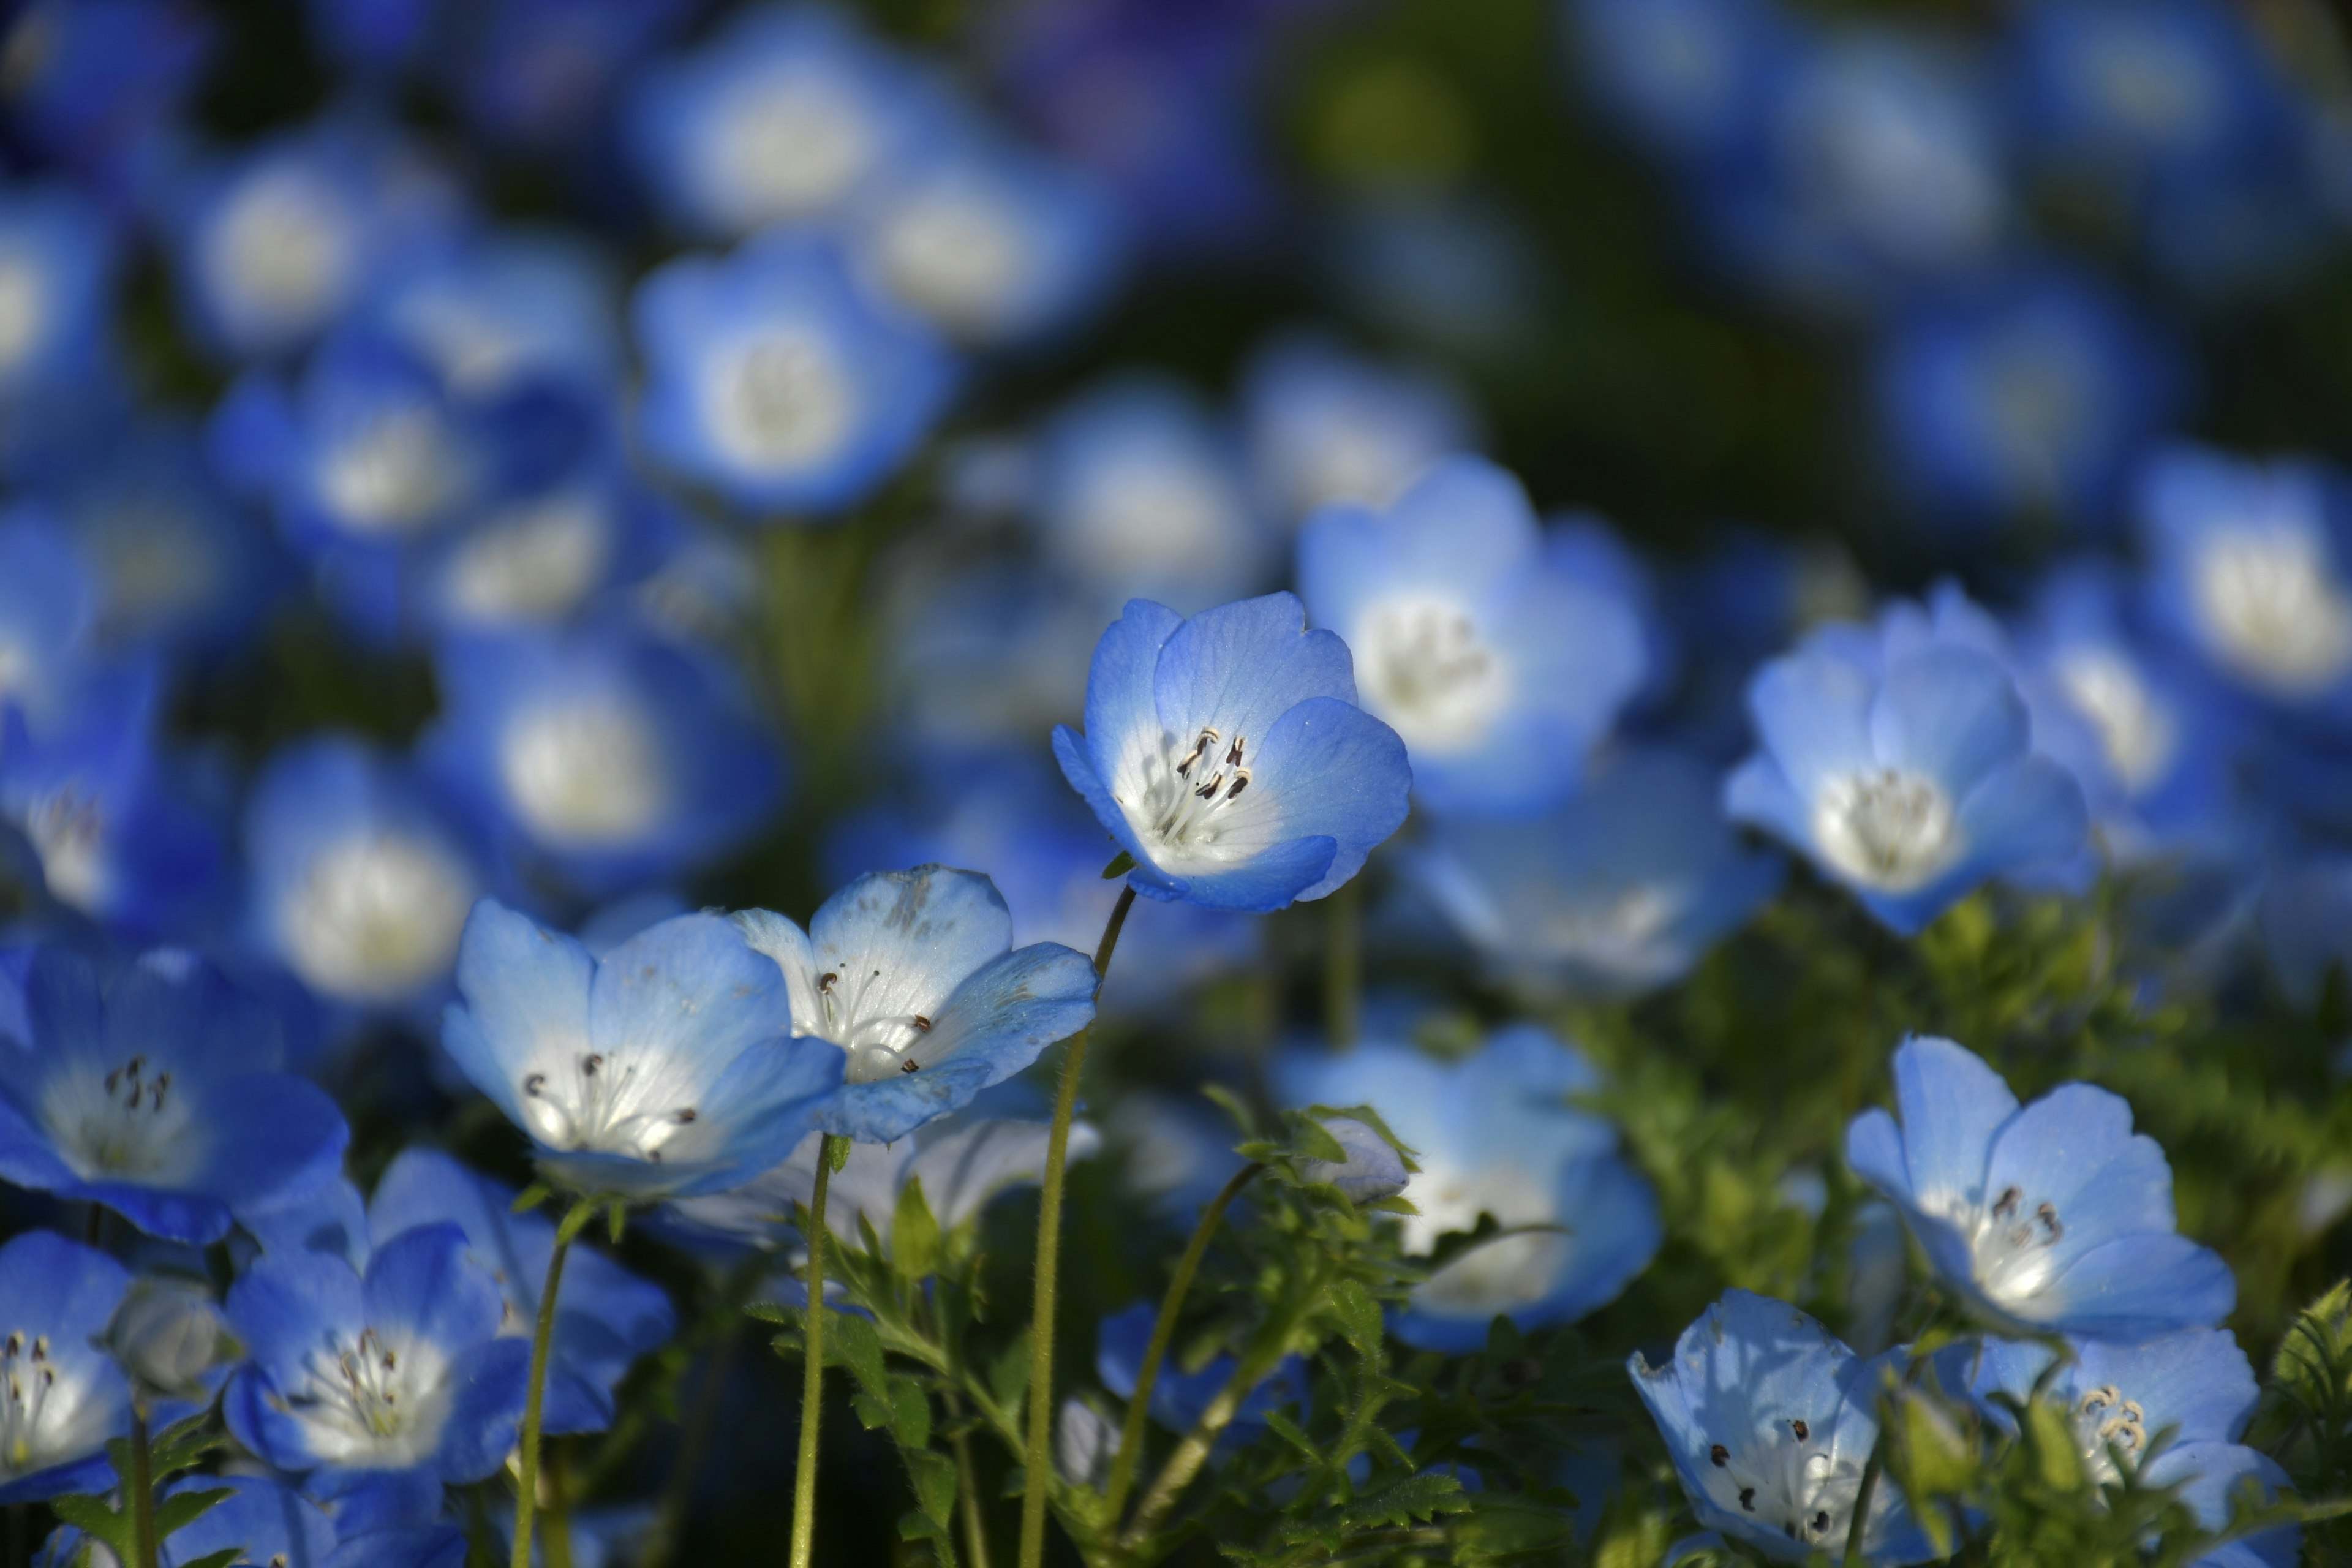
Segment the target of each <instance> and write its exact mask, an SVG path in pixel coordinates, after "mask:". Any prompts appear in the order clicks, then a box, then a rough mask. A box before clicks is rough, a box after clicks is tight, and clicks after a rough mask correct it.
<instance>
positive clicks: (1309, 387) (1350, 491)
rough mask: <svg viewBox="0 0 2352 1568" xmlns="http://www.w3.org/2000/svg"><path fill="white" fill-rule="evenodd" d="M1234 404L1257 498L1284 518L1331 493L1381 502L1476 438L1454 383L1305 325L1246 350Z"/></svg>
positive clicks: (1329, 498)
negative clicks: (1366, 354) (1365, 353)
mask: <svg viewBox="0 0 2352 1568" xmlns="http://www.w3.org/2000/svg"><path fill="white" fill-rule="evenodd" d="M1241 404H1242V423H1243V428H1244V435H1245V437H1246V439H1247V442H1248V448H1249V461H1250V469H1251V472H1252V475H1253V477H1254V479H1255V484H1256V488H1257V492H1258V498H1259V502H1260V504H1261V505H1263V506H1264V507H1265V509H1266V510H1267V511H1268V512H1270V513H1272V514H1273V515H1274V516H1276V517H1277V518H1281V519H1283V520H1285V521H1292V522H1296V521H1298V520H1300V519H1302V518H1304V517H1306V516H1307V514H1308V513H1310V512H1312V511H1314V510H1315V509H1316V508H1318V507H1320V506H1325V505H1328V504H1330V503H1332V502H1335V501H1347V502H1351V503H1353V504H1355V505H1358V506H1369V507H1385V506H1387V505H1388V504H1389V503H1390V502H1391V501H1393V500H1396V498H1397V497H1398V496H1399V495H1400V494H1401V493H1402V491H1403V490H1404V488H1405V487H1406V486H1407V485H1409V484H1411V483H1412V481H1413V480H1414V479H1418V478H1420V477H1421V474H1422V473H1423V470H1425V469H1426V468H1429V467H1430V466H1431V465H1432V464H1433V463H1435V462H1436V461H1437V460H1438V459H1439V458H1445V457H1450V456H1452V455H1453V454H1454V453H1456V452H1462V451H1466V450H1469V449H1470V448H1472V447H1475V446H1476V445H1477V444H1478V440H1477V419H1476V417H1475V415H1474V414H1473V412H1472V410H1471V407H1470V405H1469V401H1468V399H1467V398H1466V397H1465V395H1464V394H1463V392H1462V390H1461V388H1459V387H1457V386H1455V385H1454V384H1453V383H1452V382H1450V381H1446V380H1443V379H1441V378H1440V377H1438V376H1437V375H1436V374H1434V373H1433V372H1430V371H1426V370H1423V369H1420V368H1417V367H1412V366H1408V365H1404V364H1402V363H1394V364H1391V363H1383V362H1381V361H1378V360H1371V359H1366V358H1362V357H1360V356H1358V355H1356V354H1353V353H1349V352H1348V351H1347V350H1346V349H1344V348H1342V347H1341V346H1340V345H1339V343H1337V342H1333V341H1332V340H1330V339H1328V338H1327V337H1324V336H1322V335H1321V334H1319V333H1316V332H1313V331H1289V332H1285V333H1282V334H1281V335H1279V336H1277V337H1276V338H1274V339H1272V340H1270V341H1269V342H1266V343H1265V344H1264V345H1262V346H1261V347H1260V348H1259V349H1258V350H1257V352H1256V353H1254V354H1253V355H1251V357H1250V362H1249V365H1248V367H1247V369H1246V370H1245V371H1244V373H1243V379H1242V390H1241Z"/></svg>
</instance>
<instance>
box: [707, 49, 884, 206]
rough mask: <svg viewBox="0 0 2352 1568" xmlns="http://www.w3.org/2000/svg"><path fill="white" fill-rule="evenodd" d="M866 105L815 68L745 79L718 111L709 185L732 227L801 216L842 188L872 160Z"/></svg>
mask: <svg viewBox="0 0 2352 1568" xmlns="http://www.w3.org/2000/svg"><path fill="white" fill-rule="evenodd" d="M874 143H875V137H874V132H873V128H872V127H871V126H870V125H869V124H868V123H867V120H866V105H865V103H864V102H863V101H862V100H861V99H860V98H859V96H858V95H857V94H856V92H855V91H854V90H851V89H847V88H845V87H844V86H843V85H842V84H841V83H839V82H837V81H835V80H834V79H831V78H829V77H827V76H825V75H824V74H822V73H819V72H815V71H808V70H787V71H780V72H776V73H774V74H772V75H771V76H769V77H768V78H767V79H764V80H760V81H756V82H746V83H744V84H742V86H740V88H738V89H737V90H736V91H735V92H734V93H732V94H731V95H730V98H729V100H728V101H727V102H726V103H725V104H724V105H723V106H722V107H721V109H720V110H719V121H718V124H717V125H716V126H715V127H714V128H713V131H712V133H711V140H710V143H709V154H708V155H709V159H710V171H711V176H712V177H711V182H710V184H711V186H712V188H713V189H714V190H715V191H717V192H718V193H719V195H720V200H721V201H722V203H723V204H724V205H725V206H726V207H727V208H728V212H729V216H730V218H731V219H732V220H733V221H734V222H735V223H736V224H737V225H738V226H740V227H742V228H744V229H746V230H749V229H753V228H762V227H765V226H767V225H769V224H772V223H777V222H780V221H782V220H783V219H786V218H795V217H806V216H810V215H812V214H814V213H816V212H820V211H822V210H824V208H826V207H829V206H831V205H834V204H835V202H837V201H839V200H840V199H841V198H842V197H843V196H845V195H847V194H848V193H849V190H850V188H851V187H852V186H853V185H855V184H856V183H857V181H858V179H859V177H860V176H861V175H863V174H865V173H866V168H867V166H868V165H869V164H871V163H873V161H874V153H875V145H874Z"/></svg>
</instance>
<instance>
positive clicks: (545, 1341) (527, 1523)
mask: <svg viewBox="0 0 2352 1568" xmlns="http://www.w3.org/2000/svg"><path fill="white" fill-rule="evenodd" d="M597 1206H598V1205H597V1203H596V1200H595V1199H593V1198H588V1197H583V1198H582V1199H581V1200H580V1201H579V1202H578V1203H575V1204H573V1205H572V1212H571V1213H570V1214H567V1215H564V1216H563V1223H562V1225H559V1226H556V1227H555V1249H554V1250H553V1251H552V1252H551V1253H549V1254H548V1258H547V1283H546V1284H545V1285H544V1286H543V1287H542V1288H541V1290H540V1293H539V1321H538V1322H537V1324H536V1325H535V1326H534V1327H533V1328H532V1330H531V1334H530V1391H529V1392H528V1393H527V1394H525V1395H524V1396H523V1405H522V1433H521V1436H520V1446H521V1450H522V1459H521V1465H520V1469H519V1471H518V1472H517V1474H516V1477H515V1530H514V1555H513V1557H512V1558H511V1559H510V1560H509V1561H510V1563H512V1568H531V1562H530V1535H531V1524H532V1515H533V1513H534V1511H535V1510H537V1509H538V1507H539V1428H540V1416H541V1412H542V1411H543V1410H544V1409H545V1407H546V1405H547V1351H548V1346H549V1345H550V1344H551V1343H552V1342H553V1341H554V1339H555V1298H556V1294H557V1292H559V1291H560V1290H562V1288H563V1260H564V1259H565V1258H568V1257H570V1256H571V1253H572V1238H573V1237H577V1236H578V1235H579V1234H580V1229H581V1227H582V1226H584V1225H586V1224H587V1223H588V1221H589V1218H590V1216H592V1215H594V1214H595V1212H596V1209H597Z"/></svg>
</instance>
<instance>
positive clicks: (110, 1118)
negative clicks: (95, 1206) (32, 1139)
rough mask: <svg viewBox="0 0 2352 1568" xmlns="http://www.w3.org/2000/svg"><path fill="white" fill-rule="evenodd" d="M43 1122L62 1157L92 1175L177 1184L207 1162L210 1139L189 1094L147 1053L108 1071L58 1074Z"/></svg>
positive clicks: (44, 1099)
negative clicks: (157, 1067)
mask: <svg viewBox="0 0 2352 1568" xmlns="http://www.w3.org/2000/svg"><path fill="white" fill-rule="evenodd" d="M41 1122H42V1125H43V1126H45V1127H46V1128H47V1130H48V1133H49V1140H50V1142H51V1143H52V1144H54V1145H55V1147H56V1149H57V1151H58V1157H59V1158H61V1159H62V1160H64V1161H65V1163H67V1164H68V1166H70V1167H71V1168H72V1170H73V1173H74V1174H75V1175H77V1176H79V1177H80V1178H81V1179H82V1180H84V1181H100V1180H109V1179H110V1180H115V1181H127V1182H136V1183H139V1184H143V1185H147V1186H157V1187H168V1186H172V1185H173V1184H176V1183H178V1182H179V1181H181V1180H183V1179H184V1178H185V1177H187V1176H188V1175H190V1174H191V1173H194V1171H195V1169H196V1167H197V1166H198V1165H200V1164H201V1163H203V1158H204V1152H205V1144H206V1142H207V1139H206V1133H205V1127H204V1126H203V1124H202V1123H201V1122H200V1121H198V1120H197V1119H196V1117H195V1114H194V1109H193V1108H192V1107H191V1105H190V1103H189V1100H188V1097H187V1096H186V1095H185V1094H184V1093H176V1092H174V1091H173V1088H172V1075H171V1074H170V1073H169V1072H158V1071H155V1070H154V1069H153V1068H152V1065H151V1064H150V1063H149V1062H148V1060H147V1058H144V1057H136V1056H135V1057H132V1058H131V1059H130V1060H129V1061H127V1062H123V1063H121V1064H120V1065H118V1066H115V1067H112V1068H106V1069H104V1070H100V1068H97V1067H95V1066H89V1065H82V1066H77V1067H74V1068H67V1069H66V1070H63V1071H60V1072H56V1073H52V1074H51V1075H50V1078H49V1081H48V1085H47V1088H46V1089H44V1090H43V1091H42V1096H41Z"/></svg>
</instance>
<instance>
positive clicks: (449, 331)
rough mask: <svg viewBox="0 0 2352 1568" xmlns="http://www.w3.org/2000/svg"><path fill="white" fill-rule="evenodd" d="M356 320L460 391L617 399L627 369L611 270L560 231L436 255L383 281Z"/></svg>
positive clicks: (499, 237) (507, 232) (496, 237)
mask: <svg viewBox="0 0 2352 1568" xmlns="http://www.w3.org/2000/svg"><path fill="white" fill-rule="evenodd" d="M360 319H361V320H362V321H364V322H366V323H368V324H369V325H371V326H372V327H373V328H374V329H375V330H376V331H379V332H381V333H382V334H383V335H384V336H386V337H389V338H391V339H393V340H394V341H395V342H399V343H401V344H402V345H404V347H406V348H407V349H409V350H410V351H411V352H412V353H415V354H416V355H417V356H418V357H419V358H422V359H424V360H425V361H426V362H427V363H430V364H431V365H432V366H433V367H434V368H435V369H436V371H437V372H439V374H440V375H441V378H442V379H443V380H444V381H445V382H446V383H447V384H449V385H450V386H452V387H454V388H457V389H458V390H460V391H462V392H465V393H467V394H469V395H489V394H495V393H499V392H506V391H510V390H512V389H513V388H514V387H516V386H518V385H520V384H525V383H528V382H531V381H560V382H568V383H572V384H576V385H579V386H582V387H586V388H603V389H610V390H611V391H612V392H613V393H614V394H615V395H617V393H618V390H619V387H620V384H621V382H622V378H623V375H624V373H625V369H626V349H625V345H624V343H623V342H622V333H621V280H620V273H619V268H618V265H617V264H616V262H615V261H614V258H611V257H610V256H608V255H606V254H605V253H604V250H603V249H601V248H599V247H596V246H594V245H592V244H591V243H590V242H588V241H587V240H584V239H583V238H581V237H577V236H575V235H571V234H567V233H564V232H562V231H561V230H550V229H537V228H508V229H500V230H496V231H492V232H489V233H486V234H482V235H478V236H476V237H473V238H471V239H470V240H469V241H468V242H467V243H466V244H463V245H460V246H456V247H451V248H448V249H445V250H441V251H437V252H436V253H435V254H433V255H431V256H428V257H426V258H423V259H422V260H421V261H419V262H417V263H415V264H414V265H412V266H410V267H407V268H404V269H403V270H402V271H401V272H400V273H399V274H398V275H397V276H395V277H394V278H391V279H387V280H385V282H384V283H383V286H382V287H380V288H379V289H376V290H374V292H373V294H371V295H370V297H369V298H368V300H366V301H365V303H364V305H363V307H362V312H361V317H360Z"/></svg>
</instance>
